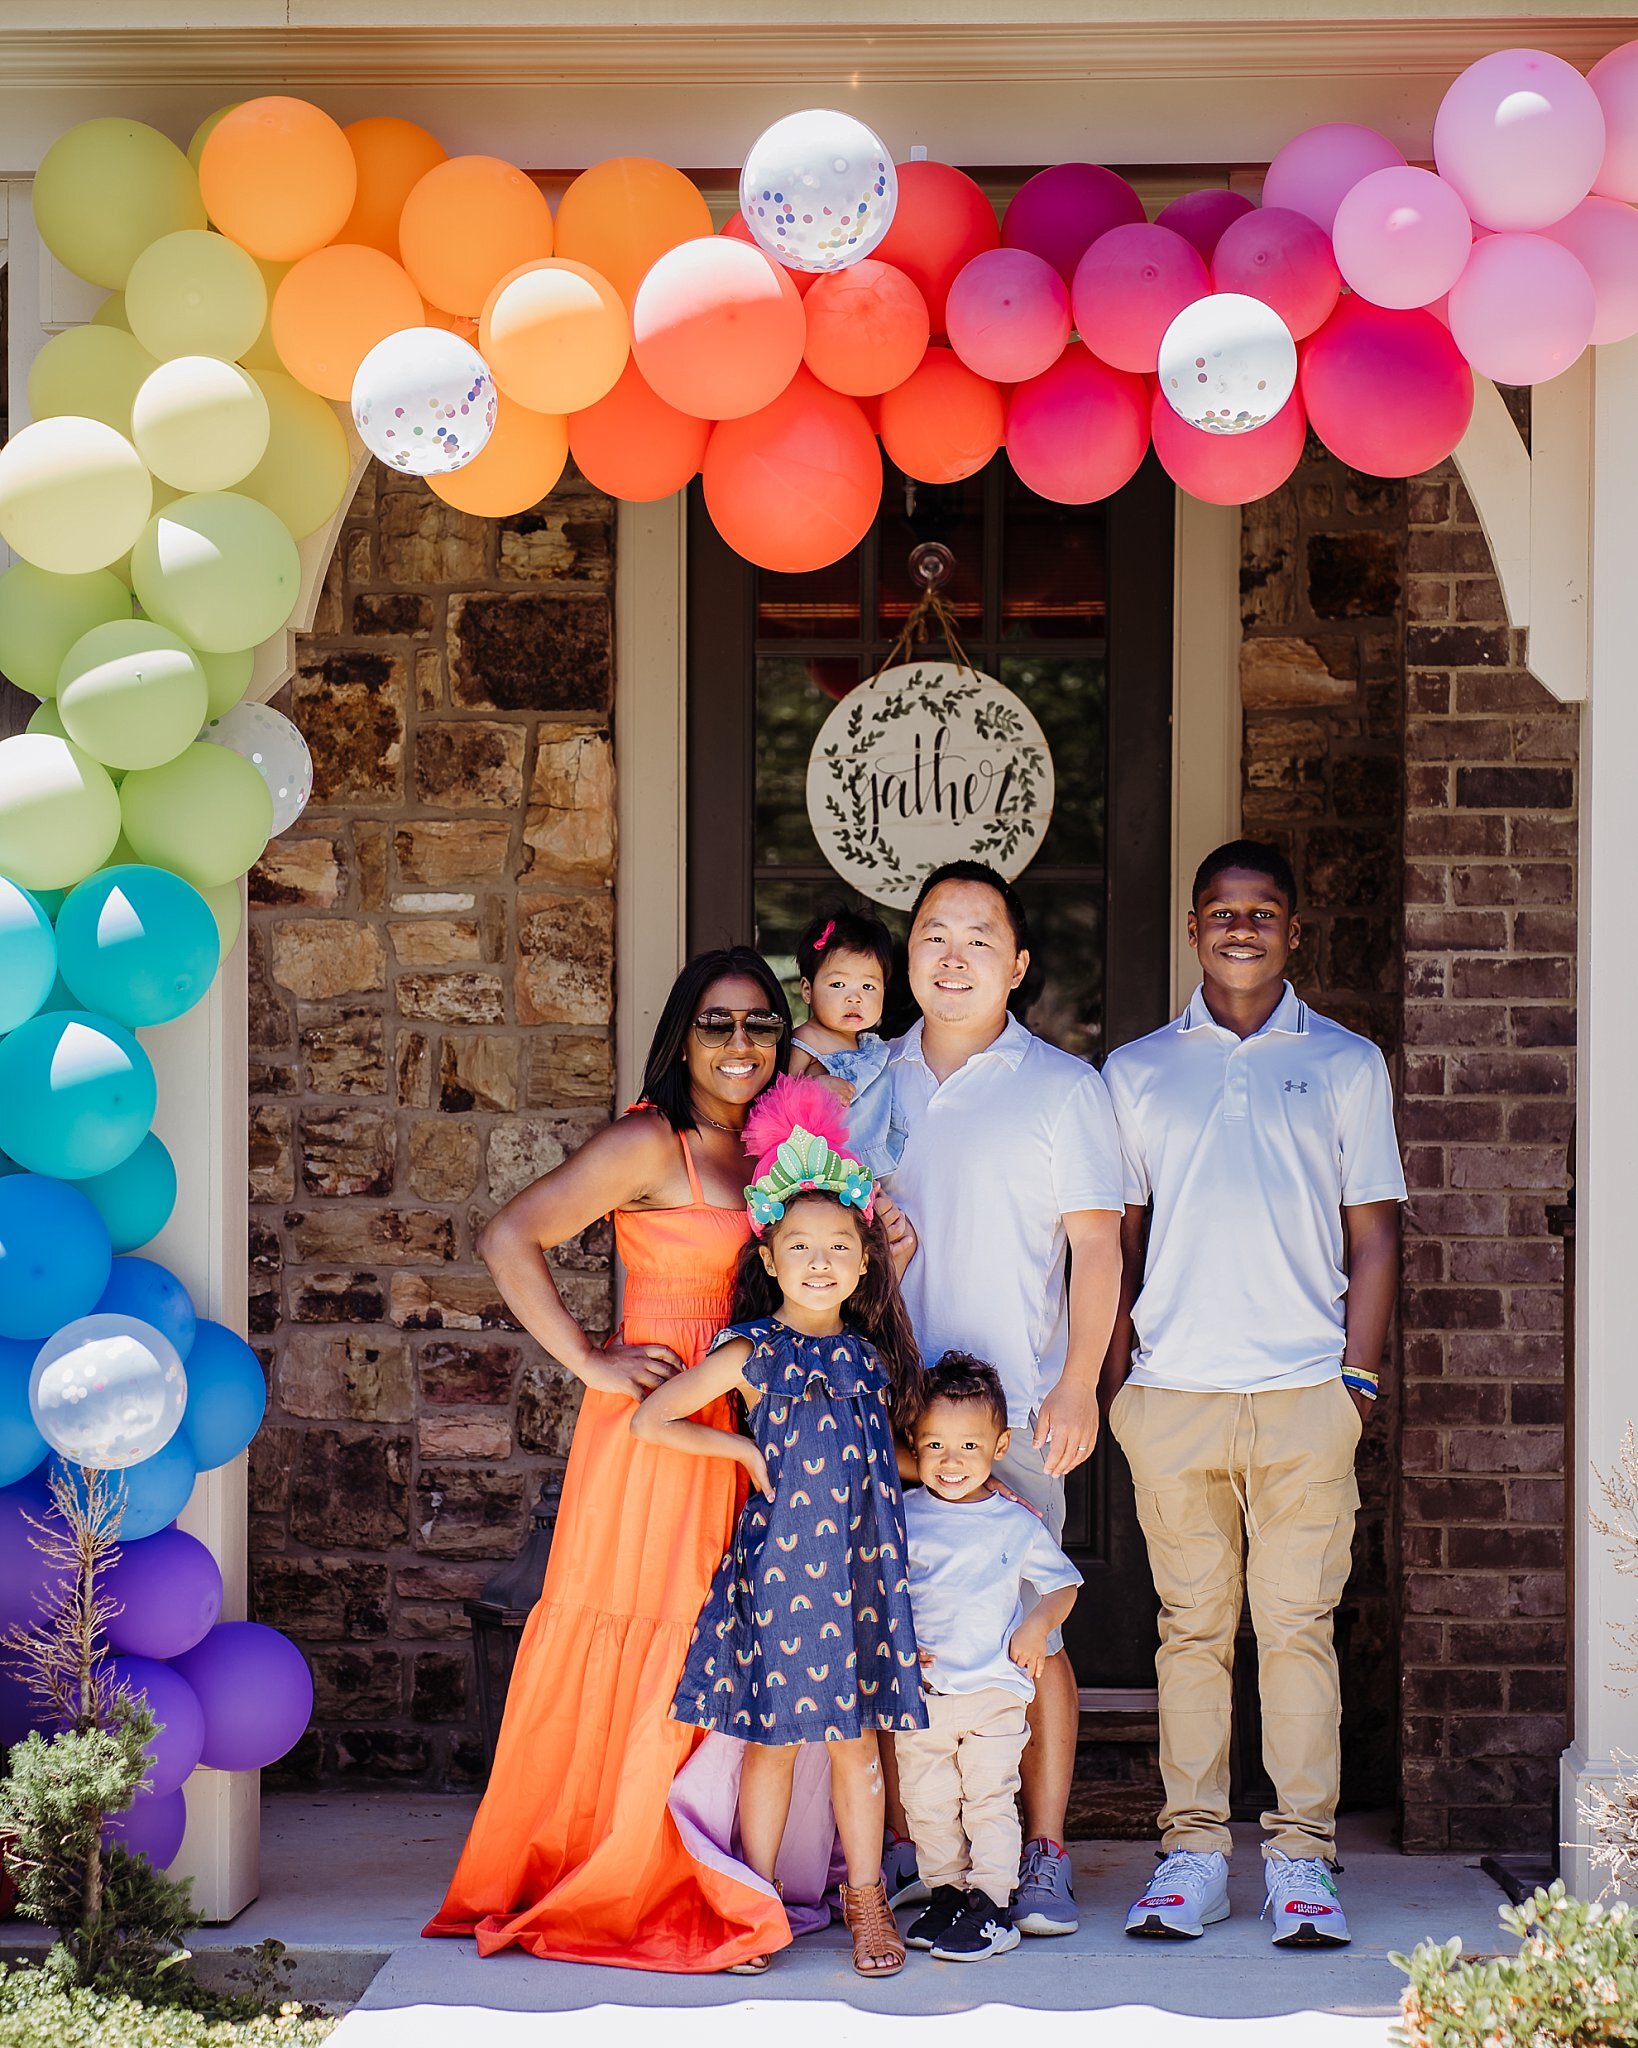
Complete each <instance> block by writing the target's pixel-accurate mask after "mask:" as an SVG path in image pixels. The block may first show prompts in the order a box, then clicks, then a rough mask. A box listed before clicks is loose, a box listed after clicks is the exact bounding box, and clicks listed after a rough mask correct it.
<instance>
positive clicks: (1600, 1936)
mask: <svg viewBox="0 0 1638 2048" xmlns="http://www.w3.org/2000/svg"><path fill="white" fill-rule="evenodd" d="M1501 1923H1502V1925H1503V1927H1505V1928H1506V1929H1507V1931H1508V1932H1509V1933H1510V1934H1516V1935H1517V1936H1518V1937H1519V1943H1520V1946H1519V1952H1518V1954H1517V1955H1516V1956H1496V1957H1491V1958H1488V1959H1485V1960H1480V1961H1473V1962H1464V1961H1463V1960H1462V1944H1461V1942H1460V1941H1459V1940H1453V1941H1447V1942H1443V1943H1441V1942H1436V1941H1424V1942H1423V1943H1422V1944H1421V1945H1420V1946H1419V1947H1418V1949H1417V1950H1416V1953H1415V1954H1414V1955H1412V1956H1409V1957H1406V1956H1399V1955H1396V1956H1393V1957H1391V1958H1390V1960H1391V1961H1392V1962H1394V1963H1395V1964H1396V1965H1397V1966H1398V1967H1399V1968H1400V1969H1401V1970H1403V1971H1404V1972H1405V1974H1406V1975H1407V1976H1408V1977H1409V1979H1410V1982H1409V1984H1407V1985H1406V1987H1405V1990H1404V1992H1403V1994H1402V1995H1401V1998H1400V2008H1399V2009H1400V2024H1399V2028H1398V2038H1399V2039H1400V2040H1401V2041H1402V2042H1404V2043H1406V2044H1407V2048H1560V2044H1572V2048H1600V2044H1605V2043H1608V2044H1630V2043H1638V1918H1635V1917H1634V1914H1633V1909H1632V1908H1631V1907H1630V1906H1602V1905H1598V1904H1593V1905H1590V1906H1589V1905H1585V1904H1583V1902H1582V1901H1581V1900H1580V1899H1572V1898H1570V1897H1568V1896H1567V1895H1566V1893H1565V1890H1564V1887H1563V1885H1562V1884H1555V1885H1554V1886H1553V1888H1552V1890H1551V1891H1538V1892H1537V1893H1536V1895H1535V1897H1534V1898H1531V1899H1527V1900H1526V1901H1525V1902H1524V1904H1523V1905H1522V1906H1504V1907H1503V1908H1502V1909H1501Z"/></svg>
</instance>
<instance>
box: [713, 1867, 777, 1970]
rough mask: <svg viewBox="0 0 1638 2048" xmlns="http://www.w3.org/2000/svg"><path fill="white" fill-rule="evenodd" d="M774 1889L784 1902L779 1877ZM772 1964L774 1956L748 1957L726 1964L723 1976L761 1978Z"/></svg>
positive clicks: (774, 1881) (775, 1880)
mask: <svg viewBox="0 0 1638 2048" xmlns="http://www.w3.org/2000/svg"><path fill="white" fill-rule="evenodd" d="M773 1888H774V1890H775V1891H776V1892H778V1894H779V1896H780V1898H781V1900H783V1898H784V1896H785V1887H784V1886H783V1885H782V1884H781V1883H780V1882H779V1879H778V1878H777V1877H776V1878H775V1879H774V1880H773ZM772 1962H773V1957H772V1956H747V1957H746V1958H745V1960H744V1962H742V1963H726V1964H724V1966H723V1972H722V1974H723V1975H724V1976H725V1977H760V1976H762V1975H764V1974H765V1972H766V1971H767V1969H768V1967H769V1965H770V1964H771V1963H772Z"/></svg>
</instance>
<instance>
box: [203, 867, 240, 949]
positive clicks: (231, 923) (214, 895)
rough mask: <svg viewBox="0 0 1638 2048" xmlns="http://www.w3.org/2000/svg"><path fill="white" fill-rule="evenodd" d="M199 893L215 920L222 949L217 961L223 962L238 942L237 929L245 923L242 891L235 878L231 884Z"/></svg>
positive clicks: (226, 883)
mask: <svg viewBox="0 0 1638 2048" xmlns="http://www.w3.org/2000/svg"><path fill="white" fill-rule="evenodd" d="M199 893H200V894H201V895H202V896H203V897H204V899H205V901H206V902H207V903H208V904H209V905H210V912H211V916H212V917H214V918H215V920H216V930H217V935H218V937H219V939H220V941H221V947H222V950H221V953H220V954H219V955H218V959H219V960H225V959H226V958H227V956H228V955H229V954H230V953H231V952H232V951H233V948H234V946H235V944H236V943H237V942H238V938H239V927H240V926H241V925H242V924H243V923H244V921H245V898H244V891H243V890H242V889H241V888H240V886H239V883H238V880H237V878H235V879H234V880H233V881H231V882H218V883H217V884H216V886H215V888H214V889H201V890H200V892H199Z"/></svg>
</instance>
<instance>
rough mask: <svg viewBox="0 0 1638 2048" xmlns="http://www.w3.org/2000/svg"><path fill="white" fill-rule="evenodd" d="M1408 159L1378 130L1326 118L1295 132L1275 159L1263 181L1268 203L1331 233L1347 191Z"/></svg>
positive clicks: (1265, 203) (1264, 198)
mask: <svg viewBox="0 0 1638 2048" xmlns="http://www.w3.org/2000/svg"><path fill="white" fill-rule="evenodd" d="M1404 161H1405V156H1404V152H1403V151H1402V150H1400V149H1396V148H1395V147H1394V145H1393V144H1392V143H1391V142H1390V141H1389V140H1388V138H1387V136H1385V135H1378V134H1377V132H1376V130H1375V129H1374V128H1362V127H1360V126H1359V124H1358V123H1357V122H1355V121H1326V122H1324V123H1323V124H1322V125H1321V126H1320V127H1318V128H1305V129H1304V130H1303V132H1302V133H1301V134H1300V135H1294V136H1293V137H1292V138H1291V140H1290V141H1289V142H1288V143H1287V144H1286V145H1285V147H1284V149H1282V150H1281V151H1280V153H1279V154H1278V156H1276V157H1275V159H1274V161H1273V162H1272V163H1271V164H1270V165H1269V167H1268V176H1267V177H1266V178H1264V180H1263V204H1264V206H1280V207H1289V208H1290V210H1291V211H1292V212H1293V213H1303V214H1306V215H1307V216H1308V218H1309V219H1310V220H1312V221H1317V222H1318V223H1319V225H1320V226H1321V227H1322V228H1324V230H1325V232H1326V233H1327V234H1329V233H1330V232H1331V223H1332V222H1333V221H1334V220H1335V219H1336V217H1337V208H1338V207H1339V206H1340V205H1341V204H1342V201H1343V198H1344V195H1345V194H1347V193H1348V192H1351V191H1352V190H1353V188H1354V186H1356V185H1357V184H1358V183H1359V181H1360V179H1361V178H1368V177H1369V176H1370V174H1371V173H1372V171H1385V170H1388V169H1390V168H1391V167H1392V166H1393V165H1394V164H1402V163H1403V162H1404Z"/></svg>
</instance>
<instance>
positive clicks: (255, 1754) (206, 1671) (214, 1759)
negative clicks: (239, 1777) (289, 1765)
mask: <svg viewBox="0 0 1638 2048" xmlns="http://www.w3.org/2000/svg"><path fill="white" fill-rule="evenodd" d="M174 1668H175V1669H176V1670H177V1671H179V1672H180V1673H181V1674H182V1676H183V1677H184V1678H185V1679H186V1680H187V1681H188V1683H189V1685H191V1686H192V1687H193V1689H194V1692H195V1693H196V1694H197V1695H198V1698H199V1704H200V1706H201V1708H202V1709H203V1710H204V1716H205V1746H204V1753H203V1756H202V1758H201V1761H202V1762H204V1763H206V1764H208V1765H209V1766H210V1768H211V1769H212V1770H213V1771H259V1770H265V1769H266V1767H267V1766H268V1765H269V1764H274V1763H277V1762H278V1760H279V1758H280V1757H281V1756H283V1755H284V1753H285V1752H286V1750H288V1749H291V1748H293V1747H294V1746H295V1744H296V1743H297V1742H299V1741H300V1740H301V1737H302V1735H303V1733H304V1731H305V1730H306V1727H307V1723H308V1722H309V1721H310V1720H311V1719H312V1714H313V1674H312V1673H311V1672H310V1671H309V1670H308V1668H307V1659H306V1658H305V1657H304V1656H303V1655H302V1653H301V1652H300V1650H298V1649H297V1648H296V1646H295V1644H294V1643H293V1642H291V1641H290V1639H289V1638H288V1637H287V1636H281V1635H280V1634H279V1632H278V1630H277V1629H276V1628H263V1627H262V1625H261V1624H260V1623H259V1622H254V1621H220V1622H218V1623H217V1624H216V1626H215V1628H213V1629H212V1630H211V1632H210V1634H209V1635H208V1636H206V1638H205V1640H204V1641H203V1642H202V1643H198V1644H196V1645H195V1646H194V1648H193V1649H191V1650H187V1651H184V1652H183V1654H182V1655H181V1656H180V1657H178V1658H177V1659H176V1662H175V1667H174Z"/></svg>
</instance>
